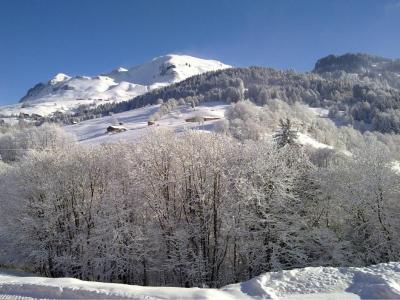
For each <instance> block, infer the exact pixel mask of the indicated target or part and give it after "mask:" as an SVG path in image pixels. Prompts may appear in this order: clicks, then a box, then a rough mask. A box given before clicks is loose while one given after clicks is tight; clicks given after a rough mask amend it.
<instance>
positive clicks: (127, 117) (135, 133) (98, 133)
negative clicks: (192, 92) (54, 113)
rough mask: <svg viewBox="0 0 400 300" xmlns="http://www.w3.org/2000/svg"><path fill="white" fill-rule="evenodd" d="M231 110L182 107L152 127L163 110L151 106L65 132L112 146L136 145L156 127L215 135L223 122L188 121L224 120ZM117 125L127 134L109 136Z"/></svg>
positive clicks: (219, 106) (219, 105)
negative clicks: (121, 142) (200, 120)
mask: <svg viewBox="0 0 400 300" xmlns="http://www.w3.org/2000/svg"><path fill="white" fill-rule="evenodd" d="M228 107H229V105H227V104H224V103H220V102H213V103H207V104H205V105H200V106H198V107H196V108H195V109H193V108H189V107H180V108H178V109H176V110H174V111H172V112H171V113H169V114H167V115H165V116H163V117H162V118H161V119H160V120H159V121H157V122H156V124H155V125H153V126H148V125H147V121H148V120H149V118H150V116H151V115H152V114H154V113H155V112H157V111H158V108H159V105H151V106H146V107H143V108H138V109H134V110H130V111H126V112H122V113H119V114H115V115H113V116H112V117H103V118H99V119H93V120H87V121H84V122H81V123H78V124H75V125H70V126H66V127H64V128H65V130H66V131H67V132H69V133H71V134H72V135H74V136H75V137H76V139H77V140H78V141H80V142H82V143H108V142H116V141H119V140H124V141H135V140H137V139H138V138H140V137H141V136H143V135H146V134H147V133H148V132H149V130H152V128H154V127H155V126H159V127H168V128H171V129H173V130H175V131H177V132H181V131H184V130H185V129H195V130H202V131H212V130H214V126H215V124H216V123H217V122H219V120H212V121H206V122H204V123H198V122H186V120H187V119H189V118H193V117H196V116H200V117H213V118H219V119H223V118H224V114H225V110H226V109H227V108H228ZM115 121H117V122H122V123H123V126H124V127H125V128H126V129H127V131H125V132H121V133H113V134H108V133H106V129H107V127H108V126H110V125H113V122H115Z"/></svg>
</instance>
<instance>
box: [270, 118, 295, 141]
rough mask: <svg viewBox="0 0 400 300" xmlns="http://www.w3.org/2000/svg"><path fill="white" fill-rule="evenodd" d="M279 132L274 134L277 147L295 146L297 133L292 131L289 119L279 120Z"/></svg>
mask: <svg viewBox="0 0 400 300" xmlns="http://www.w3.org/2000/svg"><path fill="white" fill-rule="evenodd" d="M279 127H280V128H279V130H278V131H277V132H276V133H275V134H274V136H273V137H274V140H275V142H276V143H277V145H278V147H279V148H281V147H284V146H286V145H294V144H296V139H297V131H296V130H295V129H293V124H292V122H291V121H290V119H289V118H286V119H280V120H279Z"/></svg>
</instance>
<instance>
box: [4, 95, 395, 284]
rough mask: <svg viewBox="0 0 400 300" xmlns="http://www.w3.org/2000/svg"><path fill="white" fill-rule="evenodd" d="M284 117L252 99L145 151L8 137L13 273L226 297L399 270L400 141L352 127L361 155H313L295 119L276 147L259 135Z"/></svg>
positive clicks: (52, 130)
mask: <svg viewBox="0 0 400 300" xmlns="http://www.w3.org/2000/svg"><path fill="white" fill-rule="evenodd" d="M279 105H286V104H284V103H280V104H279V102H278V103H276V104H275V106H279ZM272 112H274V113H278V112H279V107H275V108H273V107H272V106H270V107H269V108H268V107H264V108H262V107H256V106H255V105H254V104H252V103H251V102H245V101H243V102H242V101H241V102H239V103H238V104H236V105H234V106H232V108H231V109H230V110H229V111H228V113H227V121H226V122H225V123H223V124H221V125H220V128H219V130H218V132H216V133H202V132H194V131H188V132H184V133H181V134H176V133H174V132H171V131H168V130H166V129H162V128H155V129H152V130H150V132H149V134H148V135H146V136H145V137H143V138H142V139H141V140H140V141H138V142H136V143H116V144H107V145H102V146H98V145H96V146H88V145H82V144H77V143H75V142H74V141H73V139H72V138H71V137H69V136H68V135H67V134H66V133H65V132H63V130H62V129H60V128H58V127H56V126H53V125H43V126H42V127H40V129H38V128H35V127H33V128H22V129H19V130H13V131H9V132H5V133H4V134H2V135H0V148H1V149H3V150H2V153H1V155H2V157H3V162H2V163H1V164H0V190H1V191H2V193H1V194H0V206H1V210H0V264H3V265H9V266H15V267H20V268H23V269H27V270H31V271H34V272H38V273H40V274H43V275H47V276H62V277H64V276H73V277H76V278H82V279H88V280H98V281H107V282H123V283H132V284H141V285H173V286H199V287H202V286H210V287H218V286H222V285H225V284H228V283H232V282H238V281H243V280H246V279H249V278H251V277H254V276H256V275H258V274H260V273H262V272H266V271H271V270H281V269H290V268H294V267H304V266H321V265H323V266H346V265H351V266H362V265H368V264H374V263H379V262H388V261H398V260H399V259H400V242H399V240H400V239H399V238H400V236H399V235H400V219H399V217H398V216H399V214H400V202H399V201H398V199H399V197H400V184H399V183H400V182H399V180H400V176H399V174H398V173H396V172H395V171H394V169H393V160H394V159H395V152H396V151H393V149H392V147H391V144H390V139H387V138H386V139H385V137H383V136H381V135H372V134H364V135H361V134H360V133H358V136H357V135H356V133H355V131H354V132H353V131H349V130H350V129H342V130H341V131H337V136H342V137H345V136H346V134H347V135H350V134H351V135H352V139H351V140H352V141H353V143H354V144H353V145H352V147H351V148H349V147H347V149H350V150H351V153H350V154H348V153H345V152H342V151H336V150H333V149H312V148H306V147H302V146H300V145H298V144H297V143H296V142H295V135H296V132H295V130H294V129H293V128H292V123H290V121H288V119H285V120H281V121H279V120H275V121H274V122H276V124H277V127H276V128H278V129H277V130H275V131H276V132H275V134H274V135H273V137H274V138H272V139H271V138H265V135H267V133H266V132H264V131H262V129H263V128H264V127H263V126H261V127H257V126H259V124H260V122H263V120H265V119H266V118H267V117H268V114H271V113H272ZM301 113H302V111H301V110H299V109H297V110H293V112H292V115H289V116H290V117H294V116H296V115H297V116H298V115H299V114H301ZM306 117H307V116H303V118H306ZM270 120H272V119H270ZM288 122H289V123H288ZM252 124H253V125H252ZM261 124H262V123H261ZM252 126H253V127H252ZM325 126H328V125H325ZM244 128H253V129H251V130H249V131H243V130H242V129H244ZM260 130H261V131H260ZM314 130H316V131H315V132H316V133H319V134H322V132H324V133H327V135H328V133H329V132H330V131H333V130H331V129H330V127H329V128H328V129H326V130H324V131H321V129H319V131H318V130H317V129H315V128H314ZM346 132H347V133H346ZM349 132H351V133H349ZM353 138H354V139H353ZM349 140H350V139H349ZM349 143H350V142H349Z"/></svg>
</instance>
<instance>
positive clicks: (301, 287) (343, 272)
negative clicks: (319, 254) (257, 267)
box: [0, 262, 400, 300]
mask: <svg viewBox="0 0 400 300" xmlns="http://www.w3.org/2000/svg"><path fill="white" fill-rule="evenodd" d="M31 298H52V299H71V298H73V299H218V300H220V299H221V300H223V299H325V300H326V299H400V263H398V262H393V263H387V264H379V265H375V266H370V267H365V268H353V267H349V268H331V267H312V268H304V269H294V270H290V271H280V272H271V273H265V274H263V275H260V276H258V277H256V278H253V279H251V280H249V281H246V282H243V283H238V284H232V285H228V286H226V287H223V288H221V289H205V288H204V289H200V288H188V289H185V288H174V287H141V286H132V285H124V284H115V283H100V282H88V281H81V280H78V279H72V278H57V279H53V278H45V277H29V276H24V275H23V274H18V273H12V272H9V271H5V270H3V271H1V270H0V299H31Z"/></svg>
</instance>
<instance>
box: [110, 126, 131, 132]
mask: <svg viewBox="0 0 400 300" xmlns="http://www.w3.org/2000/svg"><path fill="white" fill-rule="evenodd" d="M127 130H128V129H126V128H125V127H123V126H115V125H111V126H108V127H107V132H109V133H119V132H124V131H127Z"/></svg>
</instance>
